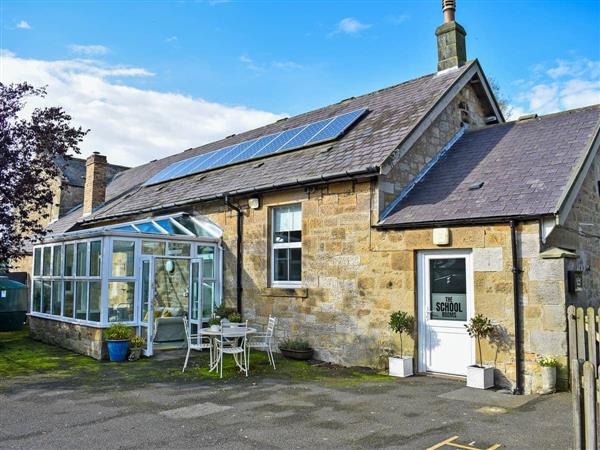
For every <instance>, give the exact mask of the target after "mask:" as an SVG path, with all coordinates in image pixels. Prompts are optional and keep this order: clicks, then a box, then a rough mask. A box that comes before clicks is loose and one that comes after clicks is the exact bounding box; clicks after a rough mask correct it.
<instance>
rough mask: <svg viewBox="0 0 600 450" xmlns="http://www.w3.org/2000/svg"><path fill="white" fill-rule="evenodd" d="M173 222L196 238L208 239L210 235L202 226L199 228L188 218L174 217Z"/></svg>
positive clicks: (198, 225)
mask: <svg viewBox="0 0 600 450" xmlns="http://www.w3.org/2000/svg"><path fill="white" fill-rule="evenodd" d="M174 220H175V221H176V222H177V223H178V224H180V225H181V226H182V227H184V228H185V229H186V230H189V231H191V232H192V233H194V235H195V236H198V237H210V236H211V234H210V233H209V232H208V231H207V230H205V229H204V228H203V227H202V226H200V224H198V223H196V222H195V221H194V220H192V218H191V217H189V216H181V217H175V218H174Z"/></svg>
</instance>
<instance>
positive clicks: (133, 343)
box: [129, 336, 146, 348]
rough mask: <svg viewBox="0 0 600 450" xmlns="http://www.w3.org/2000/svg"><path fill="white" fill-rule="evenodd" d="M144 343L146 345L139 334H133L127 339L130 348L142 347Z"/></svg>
mask: <svg viewBox="0 0 600 450" xmlns="http://www.w3.org/2000/svg"><path fill="white" fill-rule="evenodd" d="M144 345H146V339H144V338H143V337H141V336H133V337H132V338H131V339H130V340H129V346H130V347H131V348H142V347H144Z"/></svg>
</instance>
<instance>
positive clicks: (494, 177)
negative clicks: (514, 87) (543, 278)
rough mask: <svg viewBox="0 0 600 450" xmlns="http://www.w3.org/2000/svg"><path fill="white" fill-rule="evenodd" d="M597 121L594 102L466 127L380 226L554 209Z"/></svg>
mask: <svg viewBox="0 0 600 450" xmlns="http://www.w3.org/2000/svg"><path fill="white" fill-rule="evenodd" d="M599 122H600V105H595V106H591V107H586V108H581V109H575V110H571V111H567V112H563V113H557V114H551V115H547V116H543V117H539V118H537V119H531V120H526V121H522V122H518V121H517V122H509V123H505V124H499V125H493V126H490V127H486V128H483V129H479V130H473V131H467V132H466V133H465V134H464V135H463V136H462V137H461V138H460V139H459V140H458V141H457V142H456V143H455V144H454V145H453V146H452V147H451V148H450V150H449V151H448V153H447V154H446V155H445V157H443V158H442V159H440V160H439V161H438V162H437V163H436V164H435V165H434V166H433V167H432V168H431V169H430V170H429V172H427V174H426V175H425V176H424V177H423V178H422V179H421V181H420V182H419V183H417V184H416V185H415V187H414V188H413V189H412V190H411V191H410V192H409V193H408V195H407V196H406V197H404V199H402V201H401V202H400V203H399V204H398V205H397V206H396V208H394V210H393V211H392V212H391V213H390V214H389V215H388V216H387V217H386V218H385V219H384V220H382V221H381V225H383V226H403V225H404V226H412V225H416V224H419V223H422V224H423V223H436V222H446V221H460V220H467V219H469V220H470V219H483V218H500V217H519V216H542V215H547V214H553V213H556V212H557V211H558V209H559V207H560V205H559V201H560V199H561V197H562V195H563V193H565V191H566V190H567V189H568V188H569V185H570V181H571V180H572V178H573V177H574V175H575V173H576V171H577V170H578V167H579V164H580V163H581V161H582V159H583V158H585V156H586V152H587V151H588V149H589V145H590V143H591V139H592V138H593V136H594V135H595V134H596V133H597V127H598V124H599ZM481 182H483V183H484V184H483V186H482V187H481V188H480V189H474V190H469V187H470V186H472V185H474V184H477V183H481Z"/></svg>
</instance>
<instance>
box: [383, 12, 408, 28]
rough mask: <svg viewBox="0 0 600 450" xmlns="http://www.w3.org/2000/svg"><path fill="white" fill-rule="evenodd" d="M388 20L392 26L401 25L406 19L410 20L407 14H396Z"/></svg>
mask: <svg viewBox="0 0 600 450" xmlns="http://www.w3.org/2000/svg"><path fill="white" fill-rule="evenodd" d="M388 19H389V21H390V22H391V23H393V24H394V25H401V24H403V23H404V22H406V21H407V20H408V19H410V16H409V15H408V14H398V15H395V16H390V17H389V18H388Z"/></svg>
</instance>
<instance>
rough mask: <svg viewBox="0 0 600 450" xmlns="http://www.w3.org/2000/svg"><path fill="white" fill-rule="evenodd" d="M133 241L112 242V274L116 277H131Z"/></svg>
mask: <svg viewBox="0 0 600 450" xmlns="http://www.w3.org/2000/svg"><path fill="white" fill-rule="evenodd" d="M134 250H135V242H134V241H114V242H113V251H112V274H113V276H116V277H132V276H133V261H134Z"/></svg>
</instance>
